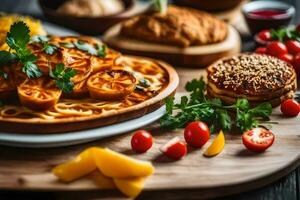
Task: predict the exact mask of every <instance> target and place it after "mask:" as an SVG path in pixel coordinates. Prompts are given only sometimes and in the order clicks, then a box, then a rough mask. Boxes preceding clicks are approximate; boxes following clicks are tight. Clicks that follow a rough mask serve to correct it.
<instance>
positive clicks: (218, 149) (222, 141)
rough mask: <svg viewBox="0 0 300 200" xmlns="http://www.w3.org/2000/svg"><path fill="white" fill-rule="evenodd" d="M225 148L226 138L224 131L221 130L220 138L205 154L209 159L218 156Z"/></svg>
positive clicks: (215, 140) (217, 138)
mask: <svg viewBox="0 0 300 200" xmlns="http://www.w3.org/2000/svg"><path fill="white" fill-rule="evenodd" d="M224 146H225V136H224V133H223V131H222V130H221V131H220V133H219V134H218V136H217V137H216V138H215V139H214V141H213V142H212V144H211V145H210V146H209V147H208V149H207V150H206V151H205V152H204V155H205V156H208V157H212V156H216V155H218V154H219V153H220V152H221V151H222V150H223V148H224Z"/></svg>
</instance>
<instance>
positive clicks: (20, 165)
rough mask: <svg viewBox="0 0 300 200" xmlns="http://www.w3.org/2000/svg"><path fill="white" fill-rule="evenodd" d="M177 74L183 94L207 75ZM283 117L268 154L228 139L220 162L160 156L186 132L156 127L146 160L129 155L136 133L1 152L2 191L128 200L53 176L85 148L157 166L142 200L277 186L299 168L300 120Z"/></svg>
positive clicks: (194, 155) (198, 154)
mask: <svg viewBox="0 0 300 200" xmlns="http://www.w3.org/2000/svg"><path fill="white" fill-rule="evenodd" d="M177 71H178V73H179V76H180V78H181V82H180V86H179V88H178V92H181V91H184V89H183V87H184V85H185V83H186V81H188V80H191V79H192V78H199V77H200V76H202V75H205V71H204V70H201V69H187V68H177ZM279 113H280V112H279V110H278V109H276V110H275V111H274V114H273V116H272V120H274V121H277V122H279V124H278V125H274V126H273V128H272V130H273V131H274V133H275V134H276V142H275V144H274V145H273V146H272V148H270V150H268V151H267V152H265V153H263V154H255V153H251V152H249V151H247V150H246V149H245V148H244V146H243V145H242V143H241V137H240V134H227V135H226V140H227V142H226V146H225V149H224V151H223V152H222V153H221V154H220V155H219V156H217V157H214V158H211V159H208V158H205V157H203V156H202V153H203V151H204V150H203V149H205V148H202V149H201V150H193V149H191V150H190V153H189V154H188V155H187V157H186V158H185V159H183V160H181V161H178V162H170V161H168V160H166V159H165V158H164V157H162V156H161V154H160V153H159V150H158V149H159V147H160V146H161V145H162V144H164V143H165V142H166V141H168V140H169V139H171V138H173V137H174V136H180V137H182V130H181V129H179V130H177V131H172V132H170V131H162V130H160V129H159V127H158V124H157V123H154V124H152V125H150V126H148V127H147V128H148V129H151V130H152V132H153V134H154V138H155V145H154V147H153V148H152V149H151V151H149V152H148V153H146V154H142V155H137V154H135V153H133V152H132V151H131V150H130V137H131V133H128V134H124V135H121V136H117V137H112V138H107V139H105V140H100V141H95V142H92V143H88V144H83V145H77V146H72V147H65V148H55V149H40V150H36V149H20V148H9V147H0V188H1V189H6V190H29V191H31V190H33V191H54V193H52V194H55V195H57V198H58V199H59V198H62V199H64V198H72V199H94V198H96V197H97V199H103V198H104V199H107V198H108V199H111V198H115V199H124V197H122V195H121V194H120V193H119V192H118V191H116V190H109V191H103V190H100V189H99V188H98V187H97V186H96V185H95V184H94V183H93V182H92V181H91V180H90V179H82V180H79V181H76V182H74V183H72V184H62V183H59V182H58V181H57V180H56V179H55V177H54V176H53V175H52V174H51V173H50V170H51V168H52V167H53V166H54V165H57V164H59V163H61V162H64V161H65V160H68V159H69V158H70V157H72V156H74V155H76V154H77V153H78V152H80V151H82V150H83V149H85V148H86V147H90V146H105V147H109V148H111V149H113V150H117V151H119V152H123V153H126V154H129V155H131V156H133V157H137V158H141V159H146V160H151V161H152V162H153V164H154V165H155V167H156V173H155V175H154V176H152V177H151V178H149V179H148V180H147V182H146V186H145V190H144V192H143V193H142V195H141V196H140V197H139V198H141V199H153V198H154V197H156V198H159V197H163V198H164V199H183V198H184V199H206V198H216V197H222V196H226V195H231V194H236V193H240V192H246V191H249V190H252V189H257V188H260V187H263V186H266V185H268V184H270V183H272V182H274V181H277V180H279V179H280V178H281V177H283V176H285V175H287V174H289V173H290V172H292V171H293V170H295V169H296V168H297V167H298V166H299V165H300V151H299V149H300V148H299V147H300V133H299V131H297V130H300V124H299V117H298V118H289V119H287V118H282V117H281V115H280V114H279ZM207 145H208V144H206V146H207ZM296 187H297V185H296ZM59 191H67V192H63V193H62V192H59ZM79 191H81V192H79ZM0 194H1V193H0ZM289 195H291V194H289ZM296 195H297V194H296ZM296 198H297V196H296Z"/></svg>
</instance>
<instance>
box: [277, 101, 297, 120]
mask: <svg viewBox="0 0 300 200" xmlns="http://www.w3.org/2000/svg"><path fill="white" fill-rule="evenodd" d="M280 110H281V112H282V114H283V115H284V116H287V117H296V116H297V115H298V114H299V112H300V105H299V103H298V102H297V101H295V100H294V99H288V100H285V101H284V102H282V103H281V106H280Z"/></svg>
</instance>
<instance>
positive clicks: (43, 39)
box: [31, 35, 49, 43]
mask: <svg viewBox="0 0 300 200" xmlns="http://www.w3.org/2000/svg"><path fill="white" fill-rule="evenodd" d="M48 41H49V38H48V36H46V35H34V36H32V37H31V42H33V43H42V42H48Z"/></svg>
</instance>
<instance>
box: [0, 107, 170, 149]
mask: <svg viewBox="0 0 300 200" xmlns="http://www.w3.org/2000/svg"><path fill="white" fill-rule="evenodd" d="M164 113H165V106H163V107H161V108H159V109H157V110H156V111H154V112H151V113H148V114H146V115H144V116H143V117H140V118H136V119H132V120H129V121H125V122H121V123H118V124H114V125H109V126H104V127H99V128H94V129H88V130H82V131H76V132H69V133H58V134H47V135H37V134H32V135H29V134H16V133H4V132H0V144H1V145H5V146H14V147H29V148H48V147H62V146H70V145H74V144H80V143H86V142H90V141H94V140H98V139H102V138H105V137H109V136H114V135H119V134H122V133H126V132H129V131H132V130H135V129H138V128H140V127H143V126H145V125H148V124H150V123H152V122H154V121H156V120H158V119H159V118H160V117H161V116H162V115H163V114H164Z"/></svg>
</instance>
